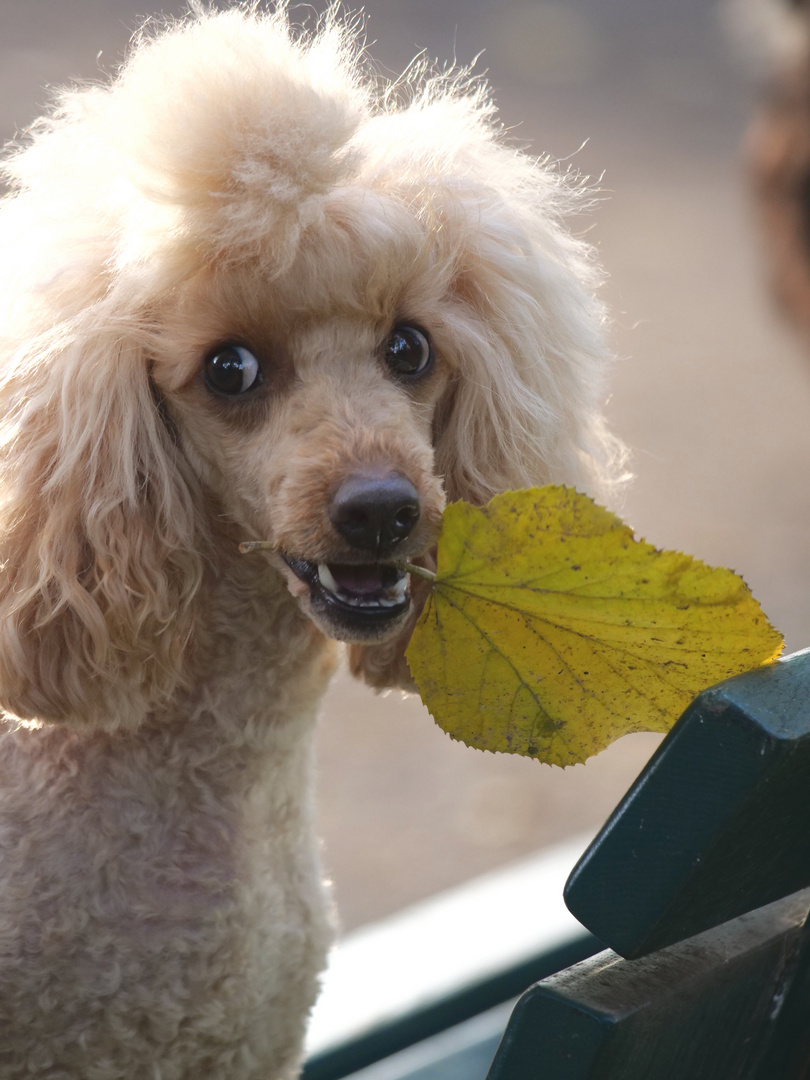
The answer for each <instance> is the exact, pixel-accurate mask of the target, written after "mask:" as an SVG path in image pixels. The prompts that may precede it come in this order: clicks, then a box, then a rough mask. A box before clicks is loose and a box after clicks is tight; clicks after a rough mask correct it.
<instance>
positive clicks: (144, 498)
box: [0, 302, 202, 727]
mask: <svg viewBox="0 0 810 1080" xmlns="http://www.w3.org/2000/svg"><path fill="white" fill-rule="evenodd" d="M138 324H139V320H138V319H137V318H136V317H131V318H117V317H115V316H114V315H113V314H112V313H111V312H105V311H104V302H99V303H98V304H96V305H95V307H94V308H90V309H86V310H85V311H84V312H82V313H81V314H80V315H79V316H77V317H75V318H74V319H73V320H72V321H71V322H70V323H67V324H64V325H63V326H62V327H61V328H60V329H59V330H58V331H54V332H51V333H50V334H48V335H47V339H45V338H40V339H39V340H37V342H36V343H35V344H34V345H33V346H31V347H29V348H28V349H23V350H19V351H18V353H17V354H16V355H14V356H12V357H5V358H4V361H3V363H4V368H5V370H4V371H3V376H2V385H0V406H1V411H2V415H3V417H4V429H5V430H3V431H2V435H1V437H0V496H1V497H2V504H1V505H0V563H1V565H2V570H0V705H2V707H3V708H4V709H7V710H9V711H10V712H12V713H13V714H14V715H16V716H19V717H22V718H39V719H44V720H61V721H68V722H76V723H79V722H88V723H95V724H103V725H104V726H106V727H121V726H130V727H131V726H133V725H135V724H137V723H138V722H139V721H140V720H141V719H142V718H143V717H144V715H145V714H146V712H147V711H148V710H149V709H150V708H151V707H153V706H154V705H156V704H157V703H158V702H159V701H160V700H161V699H162V698H163V697H164V696H165V695H167V694H169V693H171V691H172V690H173V689H174V688H175V686H176V685H177V682H178V679H179V677H180V671H181V660H182V653H183V650H184V648H185V646H186V644H187V642H188V639H189V637H190V635H191V632H192V602H193V598H194V596H195V594H196V592H197V590H198V588H199V585H200V581H201V574H202V556H201V554H200V536H199V533H200V524H199V522H198V521H197V518H196V516H195V515H196V514H197V513H198V511H196V510H195V507H194V496H193V493H192V491H191V489H190V486H189V485H190V483H193V481H191V479H190V477H184V476H183V475H182V466H181V463H180V462H179V460H177V459H178V454H177V449H176V447H175V445H174V443H173V439H172V433H171V430H170V427H169V426H167V423H166V421H165V420H164V419H163V418H162V416H161V407H160V402H159V401H158V400H156V397H155V393H154V392H153V389H152V386H151V382H150V377H149V366H148V360H147V347H146V344H145V340H144V332H142V331H143V327H139V325H138Z"/></svg>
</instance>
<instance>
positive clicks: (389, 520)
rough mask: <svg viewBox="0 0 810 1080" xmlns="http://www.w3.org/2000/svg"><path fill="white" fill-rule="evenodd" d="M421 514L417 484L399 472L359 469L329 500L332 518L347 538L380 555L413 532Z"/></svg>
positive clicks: (342, 534)
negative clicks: (366, 471) (365, 471)
mask: <svg viewBox="0 0 810 1080" xmlns="http://www.w3.org/2000/svg"><path fill="white" fill-rule="evenodd" d="M419 514H420V509H419V495H418V493H417V491H416V488H415V487H414V486H413V484H412V483H411V482H410V480H407V479H406V478H405V477H404V476H402V475H401V474H400V473H397V472H390V473H386V474H385V475H381V474H379V473H355V474H353V475H352V476H349V477H347V478H346V479H345V480H344V481H343V483H342V484H341V485H340V487H339V488H338V489H337V491H335V493H334V494H333V496H332V498H331V500H330V503H329V520H330V521H331V522H332V524H333V525H334V527H335V529H337V531H338V532H339V533H340V535H341V536H342V537H343V539H344V540H345V541H346V542H347V543H348V544H350V545H351V546H352V547H354V548H362V549H363V550H364V551H369V552H374V553H375V554H377V555H379V554H380V553H382V552H384V551H386V550H389V549H390V548H392V547H394V546H395V545H396V544H398V543H399V542H400V541H401V540H404V539H405V537H406V536H409V535H410V534H411V533H412V532H413V530H414V528H415V527H416V523H417V522H418V521H419Z"/></svg>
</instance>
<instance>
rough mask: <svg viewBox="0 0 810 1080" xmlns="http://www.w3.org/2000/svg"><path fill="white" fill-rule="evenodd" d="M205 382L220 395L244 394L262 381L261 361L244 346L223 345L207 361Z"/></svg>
mask: <svg viewBox="0 0 810 1080" xmlns="http://www.w3.org/2000/svg"><path fill="white" fill-rule="evenodd" d="M205 380H206V382H207V383H208V385H209V386H210V387H211V389H212V390H218V391H219V393H220V394H244V393H245V391H246V390H251V389H253V387H254V386H256V385H257V384H258V382H259V380H260V370H259V361H258V360H257V359H256V357H255V356H254V355H253V353H252V352H251V351H250V350H249V349H246V348H245V347H244V345H221V346H220V347H219V348H218V349H217V350H216V351H215V352H213V353H211V355H210V356H209V357H208V359H207V360H206V361H205Z"/></svg>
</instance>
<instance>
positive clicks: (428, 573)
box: [393, 562, 436, 582]
mask: <svg viewBox="0 0 810 1080" xmlns="http://www.w3.org/2000/svg"><path fill="white" fill-rule="evenodd" d="M393 565H394V566H395V567H396V568H397V569H398V570H406V571H407V572H408V573H409V574H413V575H414V576H415V577H420V578H422V579H423V581H430V582H434V581H435V580H436V575H435V574H434V573H433V571H432V570H426V569H425V567H424V566H417V565H416V563H411V562H395V563H394V564H393Z"/></svg>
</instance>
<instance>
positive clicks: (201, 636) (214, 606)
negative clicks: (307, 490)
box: [148, 545, 337, 749]
mask: <svg viewBox="0 0 810 1080" xmlns="http://www.w3.org/2000/svg"><path fill="white" fill-rule="evenodd" d="M226 550H228V551H230V545H229V546H228V548H227V549H226ZM233 552H234V554H233V555H231V554H229V555H228V556H226V557H224V558H222V559H221V560H220V561H219V563H218V564H217V565H216V567H215V568H214V571H213V573H212V574H211V576H210V579H209V581H208V582H207V583H206V584H205V585H204V587H203V588H204V595H205V604H204V607H203V608H202V609H201V614H200V615H199V616H198V625H197V628H196V634H195V639H194V642H193V645H192V647H191V648H190V649H189V671H188V675H187V679H186V685H185V686H184V687H183V688H182V689H180V690H179V691H178V692H177V693H176V694H175V695H174V697H173V698H172V700H171V701H170V702H169V703H168V704H167V705H166V706H165V707H164V708H161V709H160V710H156V711H155V712H154V713H152V714H151V716H150V718H149V721H148V723H149V725H150V726H164V725H168V726H174V725H177V724H178V723H183V721H184V718H185V721H186V722H187V723H190V724H192V726H194V725H195V724H196V725H199V724H213V725H215V726H216V729H217V732H216V734H217V739H218V740H221V741H223V742H234V743H237V744H241V743H243V742H247V743H249V744H253V745H255V746H256V748H257V749H259V748H260V747H261V746H262V745H263V744H264V743H265V742H269V743H270V744H275V743H276V742H277V741H278V739H279V738H282V741H283V736H282V734H281V732H282V729H284V728H286V727H289V726H292V727H294V728H301V726H302V725H303V726H310V725H311V723H312V722H313V720H314V715H315V712H316V710H317V707H318V704H319V702H320V699H321V697H322V696H323V693H324V691H325V689H326V686H327V683H328V681H329V678H330V677H331V675H332V673H333V672H334V669H335V664H336V650H337V646H336V645H335V644H334V643H332V642H329V641H328V640H327V639H326V638H325V637H324V636H323V634H322V633H321V632H320V631H319V630H317V629H316V628H315V627H314V625H313V624H312V623H311V622H310V621H309V620H308V619H306V618H305V617H304V616H303V615H302V613H301V611H300V609H299V607H298V604H297V603H296V601H295V600H294V599H293V598H292V596H291V595H290V594H289V591H288V589H287V586H286V584H285V582H284V580H283V578H282V576H281V574H279V573H278V571H276V570H275V569H274V568H273V567H272V566H270V565H269V563H268V562H267V559H266V557H264V556H263V555H261V554H254V555H248V556H244V555H239V554H238V552H237V550H236V547H235V545H234V546H233ZM211 734H213V732H212V733H211Z"/></svg>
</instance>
